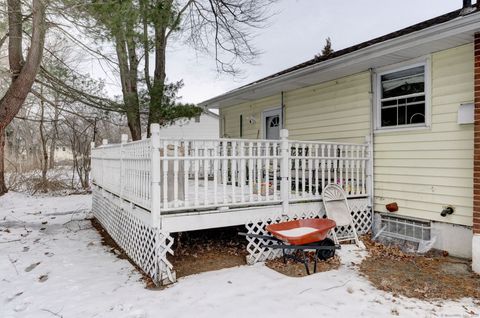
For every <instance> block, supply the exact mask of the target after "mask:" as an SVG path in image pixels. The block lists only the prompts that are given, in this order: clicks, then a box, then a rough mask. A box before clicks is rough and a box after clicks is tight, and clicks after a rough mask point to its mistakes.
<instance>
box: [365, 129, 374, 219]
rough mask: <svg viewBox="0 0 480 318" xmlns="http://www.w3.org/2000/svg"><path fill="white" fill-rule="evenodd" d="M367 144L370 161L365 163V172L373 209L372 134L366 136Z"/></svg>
mask: <svg viewBox="0 0 480 318" xmlns="http://www.w3.org/2000/svg"><path fill="white" fill-rule="evenodd" d="M365 144H366V146H367V155H368V161H367V163H366V165H365V170H366V171H365V174H366V177H367V180H366V186H367V187H366V188H367V195H368V203H369V205H370V207H371V208H372V210H373V141H372V137H371V136H370V135H367V136H365Z"/></svg>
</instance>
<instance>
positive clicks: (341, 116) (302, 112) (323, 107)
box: [220, 72, 370, 143]
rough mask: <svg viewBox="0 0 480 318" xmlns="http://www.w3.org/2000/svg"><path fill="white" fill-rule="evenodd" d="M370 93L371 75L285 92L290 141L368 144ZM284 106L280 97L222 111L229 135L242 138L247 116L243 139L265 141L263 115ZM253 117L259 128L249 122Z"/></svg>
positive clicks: (353, 76) (286, 122)
mask: <svg viewBox="0 0 480 318" xmlns="http://www.w3.org/2000/svg"><path fill="white" fill-rule="evenodd" d="M369 92H370V73H369V72H363V73H359V74H354V75H351V76H347V77H344V78H340V79H337V80H334V81H329V82H325V83H322V84H318V85H314V86H309V87H305V88H301V89H296V90H292V91H288V92H284V104H285V118H284V121H285V128H287V129H288V130H289V132H290V139H297V140H328V141H341V142H358V143H362V142H364V141H365V136H367V135H368V134H369V131H370V119H369V118H370V106H369V105H370V94H369ZM280 106H281V95H280V94H277V95H274V96H271V97H268V98H264V99H261V100H258V101H254V102H246V103H242V104H240V105H235V106H231V107H227V108H222V109H221V110H220V116H221V117H222V118H224V123H225V130H224V131H225V134H226V135H227V136H228V137H232V138H234V137H239V134H240V115H243V137H244V138H257V135H258V136H259V137H260V138H262V127H261V125H262V112H263V111H264V110H265V109H269V108H273V107H280ZM251 116H254V117H255V119H256V123H255V124H250V123H249V122H248V120H249V118H250V117H251Z"/></svg>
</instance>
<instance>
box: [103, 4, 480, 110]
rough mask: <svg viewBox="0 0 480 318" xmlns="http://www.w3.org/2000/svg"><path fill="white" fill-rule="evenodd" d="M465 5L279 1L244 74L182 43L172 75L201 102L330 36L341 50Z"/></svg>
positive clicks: (302, 57) (171, 62) (294, 59)
mask: <svg viewBox="0 0 480 318" xmlns="http://www.w3.org/2000/svg"><path fill="white" fill-rule="evenodd" d="M473 2H475V1H473ZM461 6H462V0H400V1H393V0H383V1H380V0H361V1H359V0H344V1H340V0H279V1H278V2H277V3H276V4H275V5H273V6H272V11H275V12H278V14H277V15H275V16H274V17H273V18H272V19H271V20H270V22H269V26H268V27H267V28H264V29H261V30H256V31H255V32H256V33H257V37H256V39H255V47H256V48H257V49H259V50H260V51H262V52H263V54H262V55H261V56H259V57H258V59H257V60H256V62H255V65H241V69H242V71H243V75H242V76H241V77H237V78H233V77H232V76H230V75H221V74H218V73H217V72H216V69H215V63H214V60H213V57H210V56H199V55H198V54H197V53H196V52H195V51H194V50H193V49H191V48H189V47H182V46H176V47H170V48H169V50H168V54H167V77H168V80H169V81H177V80H180V79H183V81H184V83H185V86H184V88H183V89H182V90H181V91H180V95H181V96H182V101H183V102H193V103H199V102H201V101H204V100H206V99H209V98H211V97H214V96H217V95H219V94H222V93H224V92H226V91H228V90H231V89H234V88H236V87H238V86H241V85H244V84H247V83H250V82H252V81H254V80H256V79H259V78H262V77H265V76H267V75H270V74H272V73H275V72H278V71H280V70H283V69H285V68H287V67H290V66H293V65H295V64H298V63H301V62H304V61H306V60H308V59H311V58H312V57H313V56H314V55H315V54H317V53H319V52H320V51H321V49H322V48H323V45H324V43H325V38H327V37H330V38H331V39H332V46H333V49H334V50H340V49H342V48H345V47H348V46H351V45H354V44H357V43H360V42H363V41H366V40H369V39H372V38H374V37H377V36H381V35H384V34H387V33H389V32H392V31H396V30H398V29H401V28H404V27H407V26H409V25H412V24H415V23H417V22H421V21H423V20H427V19H429V18H432V17H435V16H438V15H441V14H443V13H447V12H450V11H453V10H455V9H458V8H460V7H461ZM110 89H111V90H115V88H114V87H110Z"/></svg>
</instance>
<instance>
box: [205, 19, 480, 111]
mask: <svg viewBox="0 0 480 318" xmlns="http://www.w3.org/2000/svg"><path fill="white" fill-rule="evenodd" d="M479 16H480V12H475V13H472V14H469V15H467V16H460V17H458V18H455V19H453V20H450V21H447V22H444V23H441V24H438V25H434V26H431V27H428V28H425V29H422V30H419V31H415V32H412V33H409V34H406V35H403V36H400V37H397V38H394V39H390V40H386V41H384V42H381V43H376V44H372V45H371V46H368V47H365V48H362V49H359V50H357V51H354V52H351V53H348V54H345V55H342V56H339V57H336V58H333V59H330V60H326V61H323V62H319V63H317V64H314V65H311V66H307V67H305V68H302V69H299V70H295V71H292V72H289V73H287V74H283V75H280V76H278V77H275V78H271V79H267V80H264V81H261V82H258V83H254V84H252V85H248V86H244V87H241V88H237V89H234V90H232V91H230V92H227V93H225V94H222V95H219V96H216V97H214V98H211V99H208V100H206V101H203V102H201V103H200V105H202V106H205V107H208V108H220V107H222V106H221V105H219V104H220V103H221V102H226V101H228V100H231V99H234V98H238V97H240V96H242V95H243V94H248V93H249V92H250V93H251V92H252V91H256V90H260V89H262V88H265V87H268V86H271V85H275V84H280V83H282V82H287V81H289V80H292V79H296V78H299V77H302V76H305V75H308V74H311V73H313V72H318V71H322V70H326V69H329V70H332V69H335V68H336V67H339V66H342V67H344V66H345V65H346V64H348V63H349V62H352V61H358V60H359V59H367V58H368V59H372V58H375V57H378V56H382V55H385V54H388V53H392V52H395V51H398V50H401V49H405V48H408V47H415V46H416V45H419V44H421V43H422V42H427V41H435V40H439V39H442V38H447V37H450V36H453V35H456V34H461V33H465V32H472V31H475V30H480V20H479V19H478V18H479Z"/></svg>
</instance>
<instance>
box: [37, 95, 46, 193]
mask: <svg viewBox="0 0 480 318" xmlns="http://www.w3.org/2000/svg"><path fill="white" fill-rule="evenodd" d="M40 91H42V89H41V90H40ZM44 114H45V103H44V101H43V99H41V100H40V127H39V128H40V142H41V143H42V154H43V157H42V160H41V164H42V185H41V186H42V192H43V193H46V192H47V172H48V149H47V138H45V132H44V127H43V126H44V125H43V121H44Z"/></svg>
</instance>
